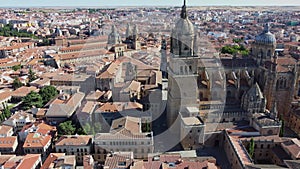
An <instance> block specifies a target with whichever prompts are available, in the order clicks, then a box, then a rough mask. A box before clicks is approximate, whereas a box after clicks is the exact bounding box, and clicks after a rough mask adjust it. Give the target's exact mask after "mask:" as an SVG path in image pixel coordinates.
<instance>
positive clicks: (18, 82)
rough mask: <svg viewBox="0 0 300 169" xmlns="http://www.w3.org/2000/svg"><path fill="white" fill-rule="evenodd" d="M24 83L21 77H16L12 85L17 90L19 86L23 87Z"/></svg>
mask: <svg viewBox="0 0 300 169" xmlns="http://www.w3.org/2000/svg"><path fill="white" fill-rule="evenodd" d="M23 85H24V84H23V83H22V82H21V81H20V79H19V78H17V77H16V78H15V79H14V81H13V83H12V87H13V88H14V89H15V90H16V89H17V88H19V87H22V86H23Z"/></svg>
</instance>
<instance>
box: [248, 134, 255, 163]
mask: <svg viewBox="0 0 300 169" xmlns="http://www.w3.org/2000/svg"><path fill="white" fill-rule="evenodd" d="M254 151H255V143H254V139H253V138H251V140H250V145H249V155H250V157H251V158H252V159H253V157H254Z"/></svg>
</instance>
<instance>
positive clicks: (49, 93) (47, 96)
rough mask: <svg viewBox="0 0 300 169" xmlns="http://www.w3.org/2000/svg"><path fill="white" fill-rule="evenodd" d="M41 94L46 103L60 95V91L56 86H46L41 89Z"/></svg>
mask: <svg viewBox="0 0 300 169" xmlns="http://www.w3.org/2000/svg"><path fill="white" fill-rule="evenodd" d="M39 94H40V95H41V97H42V99H43V103H44V104H46V103H48V102H49V101H50V100H51V99H53V98H54V97H55V96H57V95H58V91H57V89H56V88H55V87H54V86H45V87H43V88H42V89H41V90H40V91H39Z"/></svg>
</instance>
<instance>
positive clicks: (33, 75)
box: [28, 68, 37, 82]
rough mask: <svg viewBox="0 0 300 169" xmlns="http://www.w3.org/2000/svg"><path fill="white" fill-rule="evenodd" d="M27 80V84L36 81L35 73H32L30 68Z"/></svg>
mask: <svg viewBox="0 0 300 169" xmlns="http://www.w3.org/2000/svg"><path fill="white" fill-rule="evenodd" d="M28 79H29V80H28V81H29V82H32V81H34V80H36V79H37V77H36V75H35V73H34V72H33V71H32V69H31V68H29V72H28Z"/></svg>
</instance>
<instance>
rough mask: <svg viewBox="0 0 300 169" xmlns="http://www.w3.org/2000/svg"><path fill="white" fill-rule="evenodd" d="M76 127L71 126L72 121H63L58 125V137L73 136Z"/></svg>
mask: <svg viewBox="0 0 300 169" xmlns="http://www.w3.org/2000/svg"><path fill="white" fill-rule="evenodd" d="M75 131H76V127H75V126H74V125H73V124H72V121H70V120H69V121H65V122H63V123H60V124H59V125H58V135H60V136H61V135H73V134H75Z"/></svg>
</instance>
